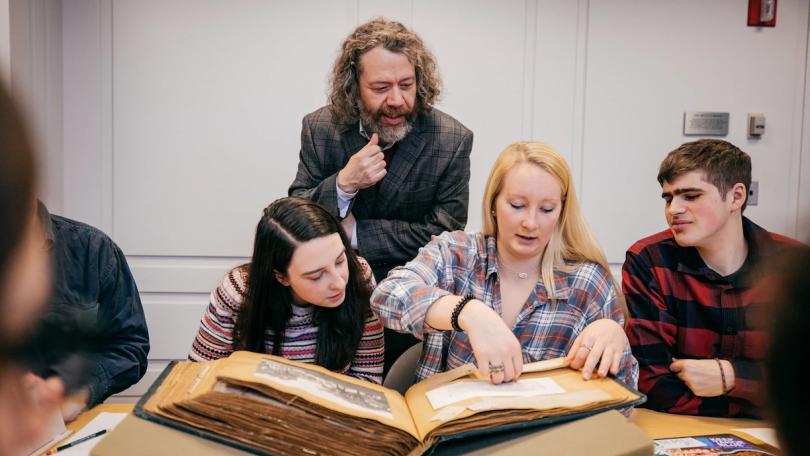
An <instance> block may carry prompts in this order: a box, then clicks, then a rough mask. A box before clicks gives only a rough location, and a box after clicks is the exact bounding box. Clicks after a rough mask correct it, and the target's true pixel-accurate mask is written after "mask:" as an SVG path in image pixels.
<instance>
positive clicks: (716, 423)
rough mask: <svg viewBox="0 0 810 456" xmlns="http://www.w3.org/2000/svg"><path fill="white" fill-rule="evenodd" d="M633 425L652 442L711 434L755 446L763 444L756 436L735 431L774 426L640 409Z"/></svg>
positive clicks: (636, 410) (633, 416) (741, 420)
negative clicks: (652, 440)
mask: <svg viewBox="0 0 810 456" xmlns="http://www.w3.org/2000/svg"><path fill="white" fill-rule="evenodd" d="M630 422H632V423H633V424H635V425H636V426H638V427H640V428H641V430H642V431H644V432H646V433H647V435H649V436H650V438H652V439H665V438H670V437H684V436H690V435H692V436H694V435H709V434H734V435H737V436H739V437H742V438H744V439H746V440H750V441H752V442H754V443H756V444H759V445H761V444H763V443H765V442H762V441H760V440H759V439H757V438H756V437H754V436H749V435H748V434H744V433H741V432H738V431H735V429H744V428H766V427H773V426H772V425H771V424H769V423H768V422H766V421H761V420H752V419H746V418H713V417H708V416H691V415H673V414H670V413H661V412H655V411H652V410H648V409H643V408H637V409H635V410H633V414H632V415H631V416H630Z"/></svg>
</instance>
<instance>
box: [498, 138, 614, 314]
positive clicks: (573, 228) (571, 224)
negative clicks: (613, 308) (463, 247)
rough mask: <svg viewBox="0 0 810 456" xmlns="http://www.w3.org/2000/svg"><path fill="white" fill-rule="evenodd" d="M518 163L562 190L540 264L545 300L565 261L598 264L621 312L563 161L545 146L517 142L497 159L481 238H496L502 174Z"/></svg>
mask: <svg viewBox="0 0 810 456" xmlns="http://www.w3.org/2000/svg"><path fill="white" fill-rule="evenodd" d="M521 163H530V164H533V165H536V166H539V167H540V168H541V169H542V170H544V171H546V172H548V173H549V174H551V175H552V176H554V178H555V179H556V180H557V183H559V184H560V189H561V190H562V210H561V211H560V218H559V220H558V221H557V225H556V227H555V228H554V233H552V235H551V239H549V241H548V245H547V246H546V249H545V251H544V252H543V256H542V258H541V260H540V271H541V277H542V280H543V284H544V285H545V286H546V288H547V289H548V290H549V296H550V297H552V300H554V298H553V296H554V292H555V289H554V270H555V269H557V270H569V269H570V267H568V266H567V265H566V261H568V262H575V263H582V262H585V261H591V262H594V263H597V264H599V265H600V266H602V267H603V268H604V269H605V272H606V273H607V274H608V276H609V277H610V280H611V281H613V284H614V288H616V295H617V298H618V299H619V302H620V304H621V306H622V309H624V307H625V305H624V298H623V296H622V294H621V288H620V287H619V286H618V284H617V283H616V280H615V279H614V278H613V274H611V272H610V267H609V266H608V262H607V258H606V257H605V253H604V252H603V251H602V248H601V247H599V243H598V242H597V241H596V238H594V236H593V234H592V233H591V230H590V228H588V223H587V222H586V221H585V217H583V216H582V211H581V210H580V208H579V201H578V200H577V195H576V191H575V190H574V185H573V179H572V177H571V170H570V168H568V163H566V162H565V159H564V158H563V157H562V156H561V155H560V154H559V153H558V152H557V151H556V150H554V148H552V147H551V146H549V145H548V144H544V143H541V142H528V141H518V142H514V143H512V144H510V145H508V146H507V147H506V149H504V150H503V152H501V153H500V155H498V158H497V159H496V160H495V164H494V165H493V166H492V171H491V172H490V174H489V178H488V179H487V186H486V190H485V191H484V201H483V217H484V230H483V231H484V234H485V235H488V236H497V234H498V226H497V223H496V221H495V217H494V215H493V211H494V210H495V198H497V197H498V195H499V194H500V192H501V190H502V189H503V181H504V176H506V173H508V172H509V170H511V169H512V168H514V167H515V166H517V165H519V164H521Z"/></svg>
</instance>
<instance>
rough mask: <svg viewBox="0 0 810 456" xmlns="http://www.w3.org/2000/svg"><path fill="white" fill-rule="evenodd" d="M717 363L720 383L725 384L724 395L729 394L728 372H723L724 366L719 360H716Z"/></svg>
mask: <svg viewBox="0 0 810 456" xmlns="http://www.w3.org/2000/svg"><path fill="white" fill-rule="evenodd" d="M714 360H715V361H717V367H719V368H720V381H721V382H723V394H726V393H728V385H727V384H726V371H725V370H723V364H722V363H721V362H720V360H719V359H718V358H714Z"/></svg>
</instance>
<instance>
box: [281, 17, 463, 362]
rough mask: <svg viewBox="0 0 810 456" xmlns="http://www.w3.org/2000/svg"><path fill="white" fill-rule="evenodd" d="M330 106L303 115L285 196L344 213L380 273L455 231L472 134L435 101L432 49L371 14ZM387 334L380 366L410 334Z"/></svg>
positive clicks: (345, 58) (343, 59) (349, 45)
mask: <svg viewBox="0 0 810 456" xmlns="http://www.w3.org/2000/svg"><path fill="white" fill-rule="evenodd" d="M330 85H331V87H330V94H329V105H328V106H325V107H323V108H321V109H318V110H317V111H315V112H313V113H311V114H308V115H307V116H305V117H304V121H303V128H302V131H301V154H300V161H299V164H298V173H297V175H296V177H295V181H294V182H293V183H292V185H291V186H290V189H289V194H290V195H298V196H303V197H306V198H310V199H312V200H314V201H317V202H319V203H321V204H323V205H324V206H326V207H327V208H328V209H329V210H330V211H332V212H333V213H334V214H335V215H337V216H339V217H340V218H341V219H342V220H343V226H344V229H345V230H346V233H347V235H348V236H350V237H351V242H352V246H353V247H355V248H356V249H357V250H358V251H359V252H360V255H362V256H363V257H364V258H366V259H367V260H368V261H369V263H370V264H371V266H372V268H373V270H374V275H375V276H376V277H377V279H378V280H381V279H383V278H384V277H385V276H386V274H387V273H388V271H389V270H390V269H391V268H393V267H394V266H398V265H402V264H404V263H405V262H407V261H409V260H411V259H413V258H414V257H415V256H416V253H417V251H418V250H419V248H420V247H422V246H424V245H425V244H427V243H428V241H429V240H430V237H431V236H433V235H438V234H441V233H442V232H444V231H453V230H459V229H463V228H464V226H465V224H466V222H467V205H468V200H469V180H470V150H471V149H472V141H473V134H472V132H471V131H470V130H468V129H467V128H466V127H464V126H463V125H462V124H461V123H459V122H458V121H456V120H455V119H453V118H452V117H450V116H449V115H447V114H445V113H443V112H441V111H439V110H438V109H435V108H434V106H433V104H434V103H435V101H436V98H437V97H438V95H439V92H440V90H441V87H440V86H441V83H440V80H439V76H438V70H437V67H436V62H435V59H434V57H433V55H432V54H431V53H430V51H428V50H427V49H426V47H425V45H424V43H423V42H422V40H421V39H420V38H419V36H417V35H416V34H415V33H413V32H412V31H410V30H408V29H407V28H406V27H405V26H404V25H402V24H401V23H399V22H394V21H387V20H385V19H374V20H372V21H369V22H367V23H365V24H362V25H360V26H359V27H357V28H356V29H355V30H354V31H353V32H352V33H351V34H350V35H349V36H348V37H347V38H346V40H345V41H344V42H343V45H342V47H341V51H340V54H339V56H338V58H337V60H336V61H335V65H334V68H333V70H332V74H331V80H330ZM402 337H407V338H410V337H411V336H404V335H403V336H400V335H397V334H388V333H386V367H388V366H390V363H391V362H392V361H393V360H394V359H396V357H397V356H398V355H399V353H401V352H402V351H404V349H405V348H407V346H408V345H409V344H410V343H412V340H411V341H407V342H406V341H401V340H400V339H401V338H402Z"/></svg>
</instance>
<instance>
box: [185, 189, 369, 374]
mask: <svg viewBox="0 0 810 456" xmlns="http://www.w3.org/2000/svg"><path fill="white" fill-rule="evenodd" d="M373 286H374V278H373V275H372V274H371V270H370V268H369V266H368V264H367V263H366V262H365V260H363V259H361V258H358V257H357V256H356V255H355V254H354V252H353V251H352V249H351V247H350V244H349V240H348V239H347V238H346V235H345V234H344V232H343V230H342V229H341V227H340V223H339V222H338V221H337V219H336V218H335V217H334V216H332V215H331V214H330V213H329V212H327V210H326V209H324V208H323V207H322V206H320V205H319V204H317V203H314V202H312V201H309V200H306V199H303V198H296V197H289V198H282V199H279V200H277V201H275V202H273V203H272V204H271V205H270V206H268V207H267V208H266V209H265V210H264V214H263V215H262V218H261V220H259V224H258V226H257V227H256V237H255V240H254V244H253V258H252V259H251V262H250V263H248V264H245V265H242V266H239V267H237V268H234V269H233V270H231V271H230V272H229V273H228V274H227V275H226V276H225V278H224V279H223V281H222V283H221V284H220V286H219V287H217V289H216V290H214V292H212V293H211V301H210V304H209V305H208V309H207V310H206V312H205V315H203V317H202V320H201V321H200V329H199V331H198V333H197V337H196V339H195V340H194V344H193V345H192V348H191V353H190V354H189V359H191V360H194V361H207V360H212V359H217V358H221V357H224V356H228V355H229V354H230V353H231V352H232V351H234V350H248V351H253V352H259V353H272V354H274V355H279V356H283V357H285V358H287V359H291V360H295V361H302V362H308V363H315V364H318V365H320V366H323V367H325V368H327V369H330V370H332V371H335V372H341V373H344V374H347V375H351V376H353V377H356V378H359V379H362V380H368V381H371V382H375V383H380V382H381V381H382V370H383V327H382V324H381V323H380V321H379V320H378V319H377V317H376V316H375V315H374V314H373V313H372V312H371V309H370V306H369V296H370V294H371V289H372V288H373Z"/></svg>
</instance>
